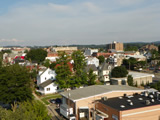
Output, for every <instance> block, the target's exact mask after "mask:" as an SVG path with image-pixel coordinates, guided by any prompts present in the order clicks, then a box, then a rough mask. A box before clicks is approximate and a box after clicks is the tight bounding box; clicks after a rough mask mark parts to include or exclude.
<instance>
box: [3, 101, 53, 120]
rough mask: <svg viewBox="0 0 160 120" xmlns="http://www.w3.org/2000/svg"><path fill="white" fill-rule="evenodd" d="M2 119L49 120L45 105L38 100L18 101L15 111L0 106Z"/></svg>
mask: <svg viewBox="0 0 160 120" xmlns="http://www.w3.org/2000/svg"><path fill="white" fill-rule="evenodd" d="M0 119H2V120H50V119H51V118H50V116H48V111H47V109H46V107H45V106H44V105H43V104H42V103H40V102H39V101H31V102H30V101H27V102H23V103H20V104H19V105H18V106H17V107H16V109H15V111H11V110H5V109H4V108H0Z"/></svg>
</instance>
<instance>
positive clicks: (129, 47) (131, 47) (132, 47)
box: [125, 46, 138, 51]
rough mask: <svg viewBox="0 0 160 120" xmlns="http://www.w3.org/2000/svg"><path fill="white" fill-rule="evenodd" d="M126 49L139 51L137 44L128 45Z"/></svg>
mask: <svg viewBox="0 0 160 120" xmlns="http://www.w3.org/2000/svg"><path fill="white" fill-rule="evenodd" d="M125 51H138V47H137V46H127V47H126V48H125Z"/></svg>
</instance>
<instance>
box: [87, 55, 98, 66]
mask: <svg viewBox="0 0 160 120" xmlns="http://www.w3.org/2000/svg"><path fill="white" fill-rule="evenodd" d="M86 62H87V65H95V66H96V67H98V66H99V59H98V58H96V57H87V58H86Z"/></svg>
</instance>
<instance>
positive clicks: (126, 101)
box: [99, 93, 160, 111]
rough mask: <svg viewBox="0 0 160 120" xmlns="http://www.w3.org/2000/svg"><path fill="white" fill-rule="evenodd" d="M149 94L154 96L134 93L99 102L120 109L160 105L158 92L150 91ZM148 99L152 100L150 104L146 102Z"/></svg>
mask: <svg viewBox="0 0 160 120" xmlns="http://www.w3.org/2000/svg"><path fill="white" fill-rule="evenodd" d="M149 95H152V96H153V98H150V97H149V96H147V97H146V96H144V94H143V95H142V94H134V95H133V96H128V97H124V96H122V97H115V98H109V99H107V100H106V101H104V100H99V102H101V103H103V104H104V105H107V106H109V107H111V108H113V109H116V110H118V111H124V110H130V109H137V108H142V107H148V106H153V105H160V98H159V100H157V97H156V94H152V93H150V94H149ZM159 97H160V96H159ZM140 99H141V100H140ZM151 99H154V102H151ZM146 100H148V101H149V102H150V103H149V104H148V105H146V103H145V101H146ZM130 102H132V103H133V105H130ZM122 106H123V107H122Z"/></svg>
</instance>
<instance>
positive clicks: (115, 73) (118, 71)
mask: <svg viewBox="0 0 160 120" xmlns="http://www.w3.org/2000/svg"><path fill="white" fill-rule="evenodd" d="M127 74H128V71H127V69H126V68H125V67H124V66H119V67H115V68H113V70H112V72H111V76H112V77H115V78H120V77H126V76H127Z"/></svg>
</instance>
